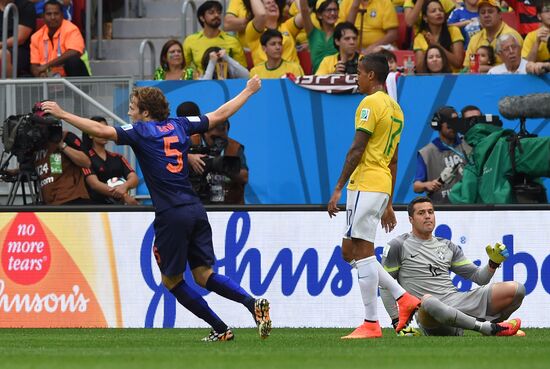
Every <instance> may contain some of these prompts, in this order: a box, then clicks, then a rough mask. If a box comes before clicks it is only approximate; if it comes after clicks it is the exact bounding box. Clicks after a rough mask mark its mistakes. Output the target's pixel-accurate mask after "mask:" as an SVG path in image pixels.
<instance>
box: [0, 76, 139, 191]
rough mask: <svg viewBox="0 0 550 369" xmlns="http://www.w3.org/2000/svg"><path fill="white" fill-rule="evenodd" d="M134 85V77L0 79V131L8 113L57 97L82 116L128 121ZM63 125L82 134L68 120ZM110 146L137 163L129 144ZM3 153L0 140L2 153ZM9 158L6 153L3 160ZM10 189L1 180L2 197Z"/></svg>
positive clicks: (22, 111) (28, 109)
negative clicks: (98, 116)
mask: <svg viewBox="0 0 550 369" xmlns="http://www.w3.org/2000/svg"><path fill="white" fill-rule="evenodd" d="M133 86H134V80H133V78H132V77H85V78H67V79H61V78H60V79H55V78H44V79H37V78H35V79H17V80H0V132H1V131H2V129H3V122H4V120H5V119H6V118H7V117H8V116H10V115H17V114H27V113H30V112H31V110H32V107H33V105H34V104H35V103H36V102H38V101H43V100H54V101H56V102H57V103H58V104H59V105H60V106H61V107H62V108H63V109H64V110H66V111H70V112H72V113H74V114H76V115H79V116H82V117H91V116H94V115H101V116H104V117H106V118H107V121H108V122H109V123H111V124H112V125H120V124H125V123H128V122H129V120H128V117H127V112H128V97H129V95H130V90H131V89H132V87H133ZM63 128H64V129H66V130H69V131H72V132H74V133H75V134H77V135H78V136H81V135H82V132H80V131H78V130H76V129H75V128H74V127H72V126H70V125H68V124H66V123H64V125H63ZM4 134H5V132H4ZM107 149H108V150H110V151H115V152H119V153H121V154H123V155H125V156H126V157H127V158H128V159H129V160H130V162H131V163H132V165H135V157H134V155H133V153H132V151H131V150H130V149H129V148H128V146H116V145H113V144H112V143H111V144H110V145H109V146H108V147H107ZM3 152H4V145H3V143H2V141H1V140H0V154H1V153H3ZM6 157H7V156H6V155H4V156H3V160H5V159H6ZM16 166H17V162H16V161H15V159H12V162H10V167H16ZM8 192H9V184H8V183H4V182H1V181H0V196H2V195H6V194H7V193H8Z"/></svg>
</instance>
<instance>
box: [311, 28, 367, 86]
mask: <svg viewBox="0 0 550 369" xmlns="http://www.w3.org/2000/svg"><path fill="white" fill-rule="evenodd" d="M358 34H359V31H358V30H357V28H355V26H354V25H353V23H350V22H344V23H339V24H338V25H337V26H336V28H335V29H334V46H335V47H336V48H337V49H338V53H337V54H334V55H329V56H325V58H324V59H323V61H321V64H320V65H319V69H317V72H315V75H318V76H324V75H327V74H357V64H358V62H359V53H358V52H357V36H358Z"/></svg>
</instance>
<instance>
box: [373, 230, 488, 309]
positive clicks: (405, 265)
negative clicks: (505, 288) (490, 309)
mask: <svg viewBox="0 0 550 369" xmlns="http://www.w3.org/2000/svg"><path fill="white" fill-rule="evenodd" d="M382 265H383V266H384V269H385V270H386V271H388V272H389V273H390V274H391V276H392V277H394V278H397V280H398V281H399V284H400V285H401V286H402V287H403V288H404V289H405V290H406V291H407V292H409V293H411V294H413V295H415V296H417V297H419V298H421V297H422V296H423V295H425V294H427V293H429V294H431V295H433V296H435V297H437V298H438V299H440V300H445V298H446V297H448V296H449V295H451V294H455V293H460V292H458V290H457V289H456V287H455V286H454V285H453V283H452V281H451V277H450V276H449V272H450V271H452V272H454V273H456V274H458V275H460V276H462V277H464V278H467V279H469V280H471V281H473V282H475V283H477V284H478V285H485V284H487V283H489V281H490V280H491V278H492V277H493V274H494V272H493V271H492V270H490V269H489V267H488V266H487V265H486V266H484V267H478V266H477V265H475V264H474V263H472V262H471V261H470V260H468V259H466V257H465V256H464V254H463V252H462V249H461V248H460V247H458V246H457V245H455V244H454V243H452V242H451V241H450V240H447V239H444V238H439V237H432V238H431V239H430V240H421V239H419V238H416V237H415V236H414V235H413V234H412V233H405V234H402V235H401V236H399V237H397V238H394V239H393V240H391V241H390V242H389V243H388V245H387V246H386V247H385V248H384V252H383V255H382ZM381 292H382V291H381Z"/></svg>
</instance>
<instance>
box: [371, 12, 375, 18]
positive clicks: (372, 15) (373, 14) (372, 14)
mask: <svg viewBox="0 0 550 369" xmlns="http://www.w3.org/2000/svg"><path fill="white" fill-rule="evenodd" d="M370 17H371V18H376V10H373V11H372V12H370Z"/></svg>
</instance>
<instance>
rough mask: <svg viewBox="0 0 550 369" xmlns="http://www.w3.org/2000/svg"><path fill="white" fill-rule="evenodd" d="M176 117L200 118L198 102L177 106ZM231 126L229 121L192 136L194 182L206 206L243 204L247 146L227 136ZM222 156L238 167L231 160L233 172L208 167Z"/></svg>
mask: <svg viewBox="0 0 550 369" xmlns="http://www.w3.org/2000/svg"><path fill="white" fill-rule="evenodd" d="M177 115H178V116H198V115H200V111H199V108H198V106H197V105H196V104H195V103H193V102H184V103H182V104H180V105H179V106H178V108H177ZM229 127H230V124H229V121H225V122H224V123H220V124H218V125H217V126H215V127H214V128H212V129H210V130H208V131H207V132H205V133H204V134H201V135H193V136H191V145H192V146H191V150H190V154H189V155H188V163H189V166H190V167H191V169H192V171H191V182H192V183H193V187H194V189H195V191H196V192H197V194H198V195H199V197H200V199H201V201H202V202H203V203H205V204H216V203H218V204H244V187H245V185H246V184H247V183H248V167H247V165H246V157H245V155H244V146H243V145H241V144H240V143H239V142H237V141H235V140H233V139H232V138H229V137H228V131H229ZM220 157H223V160H225V159H229V158H230V159H239V160H236V161H237V162H238V164H239V165H238V166H235V165H234V164H235V161H231V163H232V164H231V165H230V166H231V167H232V168H231V169H229V168H223V169H222V168H215V167H216V166H217V165H214V166H213V167H214V168H210V165H207V163H213V162H215V161H217V160H216V159H219V158H220ZM217 162H220V161H217ZM223 166H224V167H225V166H226V165H225V164H224V165H223ZM228 166H229V165H228Z"/></svg>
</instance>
